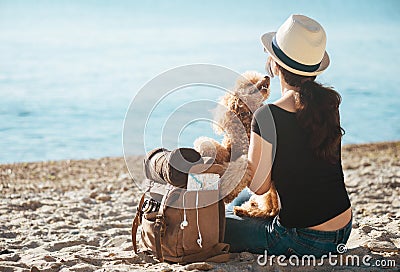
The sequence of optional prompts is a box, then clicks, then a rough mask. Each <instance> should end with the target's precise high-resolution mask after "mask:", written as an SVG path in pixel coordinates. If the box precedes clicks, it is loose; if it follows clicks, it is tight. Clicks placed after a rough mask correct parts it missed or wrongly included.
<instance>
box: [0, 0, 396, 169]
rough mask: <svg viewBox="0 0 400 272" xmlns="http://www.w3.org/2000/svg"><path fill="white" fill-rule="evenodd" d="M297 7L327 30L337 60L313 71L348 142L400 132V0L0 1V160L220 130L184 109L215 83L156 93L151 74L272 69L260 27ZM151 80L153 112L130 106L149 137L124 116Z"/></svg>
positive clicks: (149, 144) (106, 150)
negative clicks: (192, 68)
mask: <svg viewBox="0 0 400 272" xmlns="http://www.w3.org/2000/svg"><path fill="white" fill-rule="evenodd" d="M291 14H304V15H307V16H309V17H311V18H314V19H316V20H317V21H318V22H320V23H321V24H322V25H323V26H324V28H325V30H326V32H327V37H328V40H327V51H328V53H329V55H330V58H331V65H330V67H329V68H328V70H327V71H325V72H324V73H323V74H322V75H320V76H319V77H318V78H317V79H318V81H320V82H322V83H324V84H326V85H328V86H333V87H334V88H335V89H336V90H337V91H338V92H339V93H340V94H341V96H342V104H341V106H340V112H341V122H342V127H343V128H344V129H345V131H346V134H345V135H344V137H343V143H344V144H350V143H368V142H380V141H392V140H400V73H399V71H400V69H399V65H400V1H396V0H393V1H390V0H385V1H376V0H372V1H371V0H359V1H357V0H351V1H349V0H325V1H313V0H307V1H305V0H298V1H287V0H286V1H266V0H264V1H211V0H205V1H183V0H179V1H176V0H169V1H152V0H150V1H125V0H119V1H105V0H96V1H94V0H92V1H91V0H88V1H79V0H69V1H64V0H58V1H53V0H48V1H43V0H35V1H33V0H32V1H19V0H0V163H13V162H29V161H47V160H61V159H85V158H99V157H106V156H113V157H114V156H123V154H124V153H129V154H144V153H145V152H146V151H147V150H149V149H151V148H154V147H157V146H161V145H163V146H165V147H167V148H174V147H177V146H189V147H191V146H192V145H193V141H194V140H195V139H196V138H197V137H199V136H208V137H213V138H215V139H217V140H218V139H220V137H221V136H220V135H216V134H215V132H214V131H213V129H212V127H211V123H212V122H211V121H210V120H208V119H207V118H197V117H198V116H197V115H196V118H194V117H193V118H194V119H193V120H190V118H187V117H188V116H191V115H190V114H191V113H190V110H192V113H193V111H196V113H199V112H201V111H204V112H210V110H212V105H213V103H204V104H201V105H204V107H203V106H199V104H197V106H193V107H191V106H190V105H191V104H190V103H192V102H193V101H195V102H196V101H200V100H201V101H206V100H207V99H208V100H207V101H216V100H217V99H218V97H220V96H221V94H223V92H221V90H220V89H218V88H214V87H212V86H208V87H207V86H197V87H196V86H188V87H187V88H185V87H182V88H181V89H179V91H175V92H169V93H168V92H166V95H165V96H160V92H158V91H157V92H156V91H151V90H150V91H149V88H148V87H149V84H150V83H151V82H152V80H153V79H154V78H157V77H160V75H163V74H165V73H166V71H169V70H171V69H174V68H176V67H182V66H186V65H192V64H209V65H217V66H221V67H226V68H227V69H230V70H232V71H236V72H238V73H242V72H245V71H248V70H256V71H259V72H261V73H265V70H264V65H265V60H266V57H267V56H266V54H265V53H264V51H263V48H262V46H261V43H260V36H261V35H262V34H263V33H265V32H269V31H275V30H276V29H277V28H278V27H279V26H280V25H281V24H282V23H283V22H284V21H285V20H286V18H288V17H289V15H291ZM181 77H183V78H184V77H185V74H184V73H183V74H181ZM232 84H233V83H232ZM144 89H146V95H147V98H149V100H148V101H159V100H160V99H161V98H162V99H161V100H162V102H160V103H154V105H150V106H151V109H152V111H151V113H152V114H151V116H150V115H149V114H146V113H143V112H140V107H138V108H137V109H138V112H137V115H135V114H136V113H134V114H133V115H132V113H130V114H128V115H129V116H131V117H130V118H129V122H133V123H135V119H137V120H140V121H142V123H143V120H144V119H146V124H148V126H147V128H150V129H147V130H146V133H145V136H144V130H143V128H141V127H135V126H130V125H126V122H125V117H126V116H128V115H127V112H128V109H130V110H133V111H134V110H135V107H136V106H135V105H134V106H132V107H131V105H132V104H131V103H134V101H135V97H136V96H137V95H138V94H139V93H141V92H143V90H144ZM271 90H272V94H271V97H270V98H269V100H268V101H269V102H273V101H274V100H276V99H278V98H279V97H280V89H279V82H278V79H273V80H272V85H271ZM165 91H169V90H165ZM155 98H160V99H155ZM161 100H160V101H161ZM146 101H147V100H146ZM143 103H147V102H143ZM181 105H189V106H187V107H186V108H188V109H187V110H188V111H187V112H188V114H184V115H185V118H186V119H185V120H186V121H185V122H181V121H182V120H178V119H179V116H182V115H178V116H177V117H175V119H173V120H176V122H171V121H170V120H171V119H170V118H169V117H170V116H172V115H173V112H174V111H176V110H177V109H178V108H179V107H180V106H181ZM147 106H149V105H147ZM132 116H134V117H132ZM200 117H201V116H200ZM206 119H207V120H206ZM168 120H169V121H168ZM197 121H198V122H197ZM181 123H182V126H181V127H177V126H176V124H181ZM151 124H153V126H152V125H151ZM154 124H155V125H154ZM166 124H170V126H169V129H168V128H167V129H165V128H166V127H167V126H166ZM124 128H125V130H127V129H131V128H134V129H132V130H131V131H129V133H128V134H125V135H129V137H130V138H132V139H136V140H134V141H130V142H132V144H130V145H129V146H124V144H123V143H124V140H123V135H124ZM172 128H173V129H172ZM178 132H179V133H178ZM160 139H162V140H160Z"/></svg>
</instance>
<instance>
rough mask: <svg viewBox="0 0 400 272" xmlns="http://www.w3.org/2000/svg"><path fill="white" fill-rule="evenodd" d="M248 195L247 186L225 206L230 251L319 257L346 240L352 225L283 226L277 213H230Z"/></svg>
mask: <svg viewBox="0 0 400 272" xmlns="http://www.w3.org/2000/svg"><path fill="white" fill-rule="evenodd" d="M250 196H251V193H250V192H249V191H248V189H246V190H244V191H242V192H241V193H240V194H239V196H238V197H237V198H236V199H234V201H233V202H232V203H230V204H229V205H227V206H226V227H225V239H224V240H225V243H228V244H230V246H231V247H230V251H231V252H242V251H248V252H251V253H255V254H264V253H265V250H266V251H267V252H268V254H269V255H271V254H273V255H286V256H290V255H298V256H303V255H314V256H315V257H317V258H318V257H321V256H322V255H325V254H328V253H329V252H332V253H337V247H338V245H339V244H346V242H347V240H348V239H349V236H350V232H351V229H352V220H350V222H349V223H348V224H347V225H346V226H345V227H343V228H341V229H339V230H336V231H318V230H312V229H308V228H286V227H284V226H282V225H281V224H280V223H279V219H278V216H276V217H274V218H271V219H263V218H250V217H239V216H237V215H235V214H233V206H240V205H241V204H242V203H243V202H245V201H247V200H248V199H249V198H250Z"/></svg>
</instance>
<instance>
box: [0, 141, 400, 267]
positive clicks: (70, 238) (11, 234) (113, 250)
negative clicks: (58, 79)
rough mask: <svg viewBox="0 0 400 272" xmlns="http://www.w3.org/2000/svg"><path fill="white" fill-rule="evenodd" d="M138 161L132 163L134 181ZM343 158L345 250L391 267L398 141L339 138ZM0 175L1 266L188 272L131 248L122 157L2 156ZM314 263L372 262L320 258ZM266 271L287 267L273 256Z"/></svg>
mask: <svg viewBox="0 0 400 272" xmlns="http://www.w3.org/2000/svg"><path fill="white" fill-rule="evenodd" d="M142 159H143V156H137V157H135V159H134V160H133V161H132V162H131V163H132V167H133V168H134V171H135V176H137V182H140V181H141V180H140V179H141V177H142V168H141V167H142ZM342 160H343V169H344V174H345V185H346V189H347V191H348V193H349V196H350V200H351V203H352V207H353V229H352V233H351V236H350V239H349V241H348V243H347V247H348V251H347V253H346V254H351V255H356V256H359V257H360V258H361V257H362V256H366V255H369V256H371V260H370V261H371V262H373V261H377V260H394V261H395V265H396V266H395V267H391V268H390V267H386V268H388V269H389V270H390V269H394V270H396V269H399V268H400V256H399V254H400V252H399V248H400V227H399V226H400V141H395V142H380V143H366V144H351V145H345V146H343V148H342ZM0 181H1V182H0V188H1V192H2V195H3V198H1V200H0V222H2V224H0V253H1V254H0V270H1V271H97V270H99V271H102V270H105V271H131V270H135V269H136V270H141V271H142V270H143V271H160V270H162V269H164V271H176V270H177V271H185V270H189V267H187V266H184V265H177V264H167V263H161V264H160V263H157V262H156V261H155V260H154V259H153V258H151V257H150V256H147V255H145V254H143V253H139V254H138V255H136V254H134V253H133V251H132V245H131V238H130V226H131V222H132V219H133V216H134V214H135V211H136V205H137V201H138V198H139V197H140V191H139V189H138V187H137V186H136V185H135V182H133V181H132V179H131V178H130V175H129V173H128V171H127V168H126V166H125V161H124V158H123V157H106V158H100V159H87V160H60V161H44V162H29V163H28V162H22V163H11V164H1V165H0ZM5 253H7V254H5ZM256 260H257V255H253V254H250V253H240V254H231V260H230V261H229V262H228V263H224V264H213V263H211V264H210V265H211V267H212V270H211V271H243V270H247V271H248V270H254V271H264V270H265V269H266V267H262V266H259V265H258V264H257V262H256ZM199 267H201V266H199ZM35 268H37V270H34V269H35ZM314 268H317V270H319V269H321V270H322V271H333V270H334V271H337V269H339V270H347V271H350V270H351V271H379V270H380V268H379V267H376V266H375V267H368V266H365V265H360V266H343V265H342V266H340V267H338V266H330V265H329V263H327V262H324V264H323V265H322V266H320V267H314ZM271 269H272V270H274V269H275V270H277V271H291V270H293V267H291V266H290V265H288V266H286V267H285V266H279V265H278V264H277V263H276V261H275V263H274V264H273V268H272V267H271ZM297 270H298V271H309V267H307V266H300V267H298V269H297Z"/></svg>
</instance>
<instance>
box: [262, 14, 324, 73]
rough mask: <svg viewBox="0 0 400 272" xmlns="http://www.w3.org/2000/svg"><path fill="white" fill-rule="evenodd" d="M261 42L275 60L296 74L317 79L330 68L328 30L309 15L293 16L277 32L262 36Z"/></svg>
mask: <svg viewBox="0 0 400 272" xmlns="http://www.w3.org/2000/svg"><path fill="white" fill-rule="evenodd" d="M261 41H262V43H263V45H264V48H265V50H266V51H268V53H269V54H270V55H271V57H272V58H273V59H274V60H275V61H276V62H277V63H278V64H279V65H280V66H282V67H283V68H285V69H286V70H288V71H290V72H292V73H294V74H298V75H302V76H315V75H318V74H320V73H322V72H323V71H324V70H325V69H326V68H328V66H329V56H328V53H327V52H326V51H325V47H326V33H325V30H324V29H323V28H322V26H321V25H320V24H319V23H318V22H317V21H315V20H313V19H311V18H309V17H307V16H304V15H291V16H290V17H289V18H288V19H287V20H286V21H285V22H284V23H283V25H282V26H281V27H280V28H279V29H278V31H277V32H269V33H265V34H264V35H262V37H261Z"/></svg>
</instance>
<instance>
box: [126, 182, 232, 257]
mask: <svg viewBox="0 0 400 272" xmlns="http://www.w3.org/2000/svg"><path fill="white" fill-rule="evenodd" d="M144 198H145V194H143V196H142V198H141V200H140V203H139V206H138V211H137V213H136V216H135V219H134V221H133V224H132V242H133V247H134V250H135V252H136V253H137V252H138V249H137V244H136V233H137V228H138V226H139V224H141V226H142V229H141V233H140V236H141V239H140V245H141V247H142V248H143V249H145V250H146V251H150V252H151V253H153V254H154V255H155V256H156V257H157V258H158V260H159V261H164V260H166V261H170V262H176V263H189V262H197V261H212V262H226V261H228V259H229V253H228V251H229V245H228V244H225V243H223V239H224V231H225V206H224V203H223V202H222V201H214V202H213V200H217V199H218V191H217V190H208V191H186V190H182V189H179V188H173V189H171V190H168V192H167V193H166V194H165V195H164V197H163V200H162V202H161V207H160V209H159V211H158V212H150V213H143V211H142V210H141V207H142V206H143V202H144ZM196 201H197V205H196ZM211 202H212V203H213V204H211V205H209V203H211ZM183 203H185V205H183ZM182 205H183V207H184V206H187V207H195V206H197V207H199V208H197V209H196V208H194V209H193V208H183V209H182V208H177V207H178V206H180V207H182Z"/></svg>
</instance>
